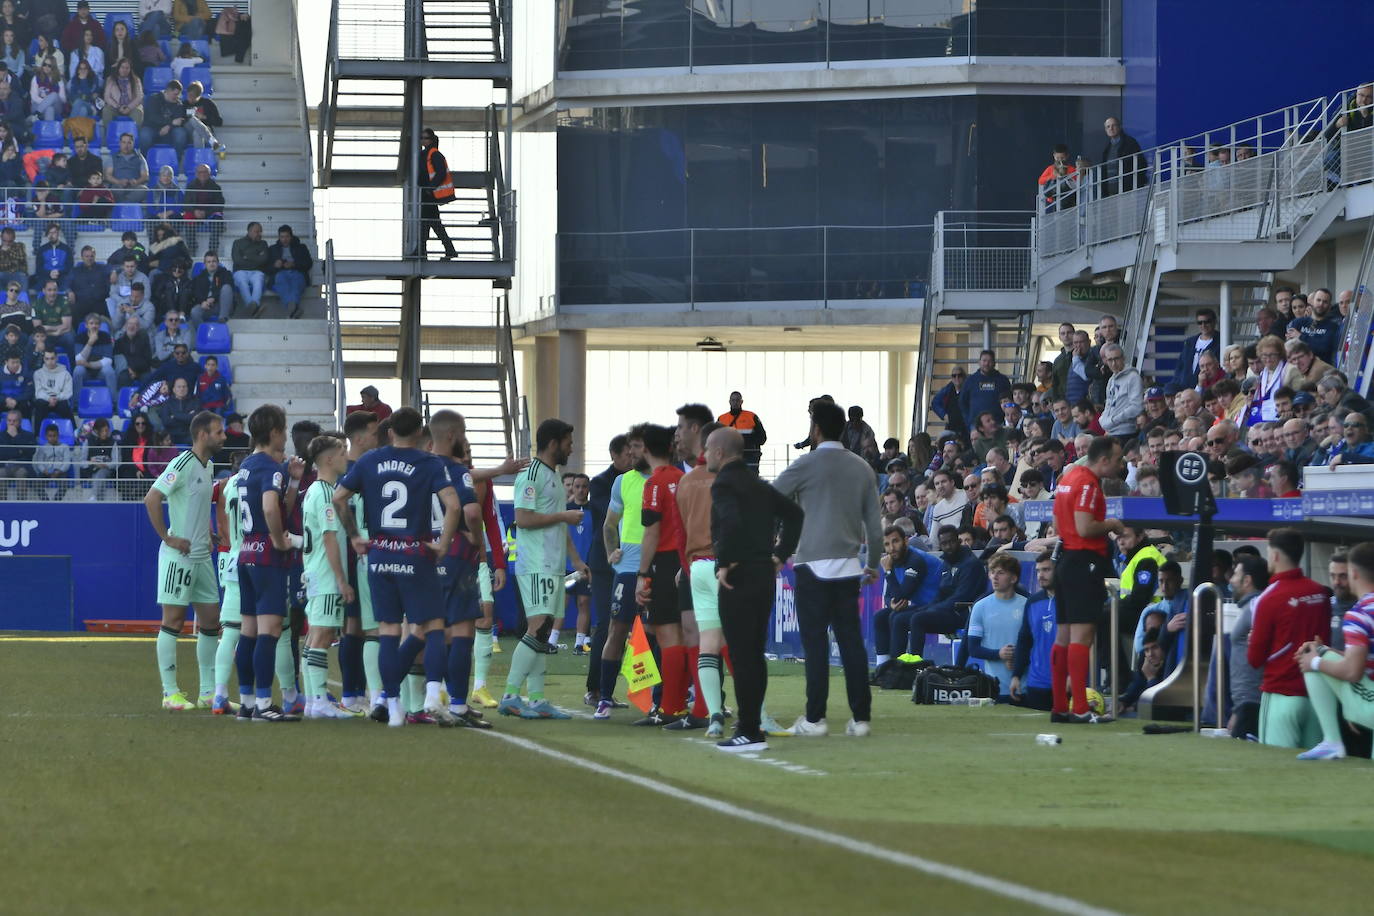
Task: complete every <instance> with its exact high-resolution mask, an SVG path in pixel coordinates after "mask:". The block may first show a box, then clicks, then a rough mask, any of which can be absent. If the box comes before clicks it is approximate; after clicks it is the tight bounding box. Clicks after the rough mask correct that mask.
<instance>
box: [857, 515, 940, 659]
mask: <svg viewBox="0 0 1374 916" xmlns="http://www.w3.org/2000/svg"><path fill="white" fill-rule="evenodd" d="M883 546H884V548H885V551H886V552H885V553H884V554H883V557H882V559H881V560H880V561H879V563H880V565H881V566H882V572H883V606H882V609H881V610H879V611H877V612H876V613H875V614H874V615H873V646H874V660H875V661H876V663H877V664H879V665H881V664H882V663H883V662H885V661H887V660H888V659H889V658H891V657H892V651H893V647H894V646H895V647H896V648H897V650H899V651H898V654H899V655H900V654H901V652H900V650H901V649H903V648H905V647H906V645H907V635H908V631H909V629H910V627H911V615H912V614H914V613H915V612H916V608H918V607H922V606H924V605H925V604H927V603H929V602H930V601H932V600H934V598H935V595H936V593H937V591H938V590H939V587H940V573H941V571H942V570H943V569H944V562H943V561H942V560H941V559H940V558H939V557H938V556H936V555H935V554H933V553H926V552H925V551H923V550H916V549H913V548H911V547H910V546H909V545H908V544H907V540H906V537H905V535H904V533H903V532H902V529H901V528H899V527H896V526H892V525H889V526H888V527H887V528H886V529H885V530H884V531H883Z"/></svg>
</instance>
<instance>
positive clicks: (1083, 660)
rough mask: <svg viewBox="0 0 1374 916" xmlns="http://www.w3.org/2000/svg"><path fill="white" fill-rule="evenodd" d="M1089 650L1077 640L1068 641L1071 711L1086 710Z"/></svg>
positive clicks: (1081, 712)
mask: <svg viewBox="0 0 1374 916" xmlns="http://www.w3.org/2000/svg"><path fill="white" fill-rule="evenodd" d="M1090 657H1091V650H1090V649H1089V648H1088V647H1087V646H1085V645H1083V644H1082V643H1078V642H1071V643H1069V689H1070V690H1072V691H1073V712H1074V715H1076V716H1081V715H1083V713H1085V712H1087V711H1088V661H1089V658H1090Z"/></svg>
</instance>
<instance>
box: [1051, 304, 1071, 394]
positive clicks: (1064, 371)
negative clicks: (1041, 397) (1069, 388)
mask: <svg viewBox="0 0 1374 916" xmlns="http://www.w3.org/2000/svg"><path fill="white" fill-rule="evenodd" d="M1073 335H1074V326H1073V325H1072V324H1070V323H1069V322H1067V321H1065V322H1063V323H1062V324H1060V325H1059V343H1060V347H1059V355H1058V356H1056V357H1055V358H1054V363H1053V367H1054V383H1053V385H1052V386H1051V388H1050V397H1051V399H1052V400H1056V401H1057V400H1059V399H1060V398H1062V397H1064V386H1065V385H1066V384H1067V383H1068V379H1069V366H1070V365H1071V364H1072V362H1073Z"/></svg>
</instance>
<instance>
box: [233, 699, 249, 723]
mask: <svg viewBox="0 0 1374 916" xmlns="http://www.w3.org/2000/svg"><path fill="white" fill-rule="evenodd" d="M234 721H235V722H252V721H253V704H252V702H248V703H240V704H239V711H238V714H237V715H235V716H234Z"/></svg>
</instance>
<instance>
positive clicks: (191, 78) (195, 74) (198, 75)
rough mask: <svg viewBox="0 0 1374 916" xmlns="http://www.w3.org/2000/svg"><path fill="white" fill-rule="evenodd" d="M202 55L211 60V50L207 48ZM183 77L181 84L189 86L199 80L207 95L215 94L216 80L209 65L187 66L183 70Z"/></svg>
mask: <svg viewBox="0 0 1374 916" xmlns="http://www.w3.org/2000/svg"><path fill="white" fill-rule="evenodd" d="M201 56H202V57H204V58H205V59H206V60H209V59H210V52H209V51H208V50H207V51H205V52H203V53H202V55H201ZM181 77H182V79H181V84H182V85H183V86H189V85H191V84H192V83H196V82H198V83H200V85H201V88H203V89H204V90H205V94H206V95H207V96H213V95H214V94H215V80H214V77H212V76H211V75H210V68H209V67H206V66H200V67H187V68H186V69H185V70H183V71H182V72H181Z"/></svg>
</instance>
